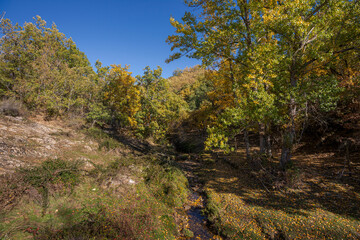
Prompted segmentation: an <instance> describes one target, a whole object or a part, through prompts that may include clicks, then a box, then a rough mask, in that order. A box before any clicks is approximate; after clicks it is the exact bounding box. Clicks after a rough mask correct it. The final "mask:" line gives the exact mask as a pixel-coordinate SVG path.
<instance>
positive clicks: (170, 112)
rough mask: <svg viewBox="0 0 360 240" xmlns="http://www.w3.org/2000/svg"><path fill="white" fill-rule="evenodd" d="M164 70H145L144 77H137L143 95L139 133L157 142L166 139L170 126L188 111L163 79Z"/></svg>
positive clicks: (139, 114)
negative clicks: (185, 110) (183, 112)
mask: <svg viewBox="0 0 360 240" xmlns="http://www.w3.org/2000/svg"><path fill="white" fill-rule="evenodd" d="M161 74H162V69H161V67H157V68H156V69H154V70H151V69H150V67H149V66H147V67H146V68H145V69H144V74H143V76H137V77H136V78H137V84H138V85H137V86H139V90H140V95H141V109H140V110H139V112H138V113H137V115H136V119H137V121H138V123H139V125H138V128H137V131H138V132H139V133H140V135H141V136H143V137H150V136H151V137H153V138H154V140H155V141H162V140H164V139H165V136H166V133H167V131H168V130H169V126H170V124H171V123H172V122H173V121H174V120H176V119H178V118H179V117H180V115H181V112H182V111H183V110H184V109H186V103H185V102H184V101H183V100H182V99H181V98H180V97H179V96H177V95H176V94H175V93H174V92H172V91H171V89H170V87H169V83H168V80H167V79H164V78H163V77H161Z"/></svg>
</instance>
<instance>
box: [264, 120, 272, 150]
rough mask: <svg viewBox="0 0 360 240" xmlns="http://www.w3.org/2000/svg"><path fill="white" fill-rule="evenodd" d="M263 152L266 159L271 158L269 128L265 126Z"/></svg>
mask: <svg viewBox="0 0 360 240" xmlns="http://www.w3.org/2000/svg"><path fill="white" fill-rule="evenodd" d="M265 145H266V146H265V151H266V156H267V157H272V151H271V135H270V130H269V126H267V131H266V134H265Z"/></svg>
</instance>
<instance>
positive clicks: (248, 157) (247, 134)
mask: <svg viewBox="0 0 360 240" xmlns="http://www.w3.org/2000/svg"><path fill="white" fill-rule="evenodd" d="M244 141H245V149H246V160H248V162H250V161H251V155H250V141H249V133H248V131H247V129H245V130H244Z"/></svg>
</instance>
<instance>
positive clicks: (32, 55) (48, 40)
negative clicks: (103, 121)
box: [0, 16, 98, 116]
mask: <svg viewBox="0 0 360 240" xmlns="http://www.w3.org/2000/svg"><path fill="white" fill-rule="evenodd" d="M1 29H2V32H3V37H2V38H1V41H0V49H1V51H0V64H1V66H2V68H1V69H0V95H1V96H5V97H16V98H19V99H21V100H22V101H23V102H25V104H26V105H27V106H28V107H29V108H31V109H38V110H43V111H45V112H46V113H47V114H48V116H58V115H61V114H62V113H66V112H67V113H69V112H77V113H84V111H87V108H88V105H89V103H90V102H92V101H93V100H94V99H93V96H94V95H95V92H96V91H97V90H98V89H97V86H96V84H95V82H94V81H93V80H94V78H95V73H94V71H93V69H92V67H91V65H90V62H89V61H88V59H87V57H86V56H85V54H84V53H82V52H81V51H79V49H78V48H77V47H76V45H75V43H74V42H73V41H72V40H71V39H70V38H69V39H68V38H66V37H65V35H64V34H62V33H60V32H59V31H58V29H57V27H56V25H55V24H53V25H52V26H51V28H47V27H46V22H45V21H44V20H42V19H41V18H40V17H39V16H37V17H36V18H35V23H25V24H24V26H23V27H21V26H19V25H18V24H16V25H13V24H12V23H11V22H10V20H9V19H4V20H3V21H2V23H1Z"/></svg>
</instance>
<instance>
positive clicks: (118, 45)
mask: <svg viewBox="0 0 360 240" xmlns="http://www.w3.org/2000/svg"><path fill="white" fill-rule="evenodd" d="M189 10H191V9H189V8H187V7H186V6H185V4H184V3H183V0H117V1H116V0H101V1H100V0H98V1H94V0H80V1H78V0H61V1H55V0H47V1H46V0H0V12H4V11H5V12H6V15H5V17H6V18H9V19H10V20H11V21H12V22H13V23H16V22H17V23H19V24H20V25H23V24H24V22H30V21H32V18H33V17H34V16H36V15H39V16H41V17H42V18H43V19H44V20H45V21H47V23H48V26H51V24H52V23H53V22H54V23H55V24H56V25H57V27H58V29H59V30H60V32H63V33H64V34H65V35H66V36H67V37H71V38H72V39H73V40H74V42H75V43H76V45H77V46H78V48H79V49H80V50H81V51H83V52H85V54H86V55H87V57H88V58H89V60H90V62H91V63H92V64H94V63H95V61H96V60H97V59H99V60H100V61H101V62H102V63H103V64H104V65H110V64H121V65H125V64H128V65H130V69H131V71H132V72H133V75H134V76H136V75H138V74H142V73H143V69H144V68H145V67H146V66H150V67H151V68H155V67H156V66H161V67H162V68H163V77H169V76H171V75H172V73H173V71H174V70H175V69H177V68H180V69H183V68H185V67H187V66H188V67H191V66H194V65H196V64H199V63H200V62H199V61H196V60H194V59H188V58H183V59H180V60H176V61H174V62H172V63H170V64H166V63H165V59H166V58H167V57H168V56H169V55H170V54H171V52H170V45H168V44H167V43H166V42H165V40H166V38H167V36H168V35H171V34H173V33H174V28H173V27H172V26H171V25H170V21H169V18H170V17H171V16H173V17H175V19H179V20H180V18H181V17H182V16H183V15H184V13H185V11H189Z"/></svg>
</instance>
